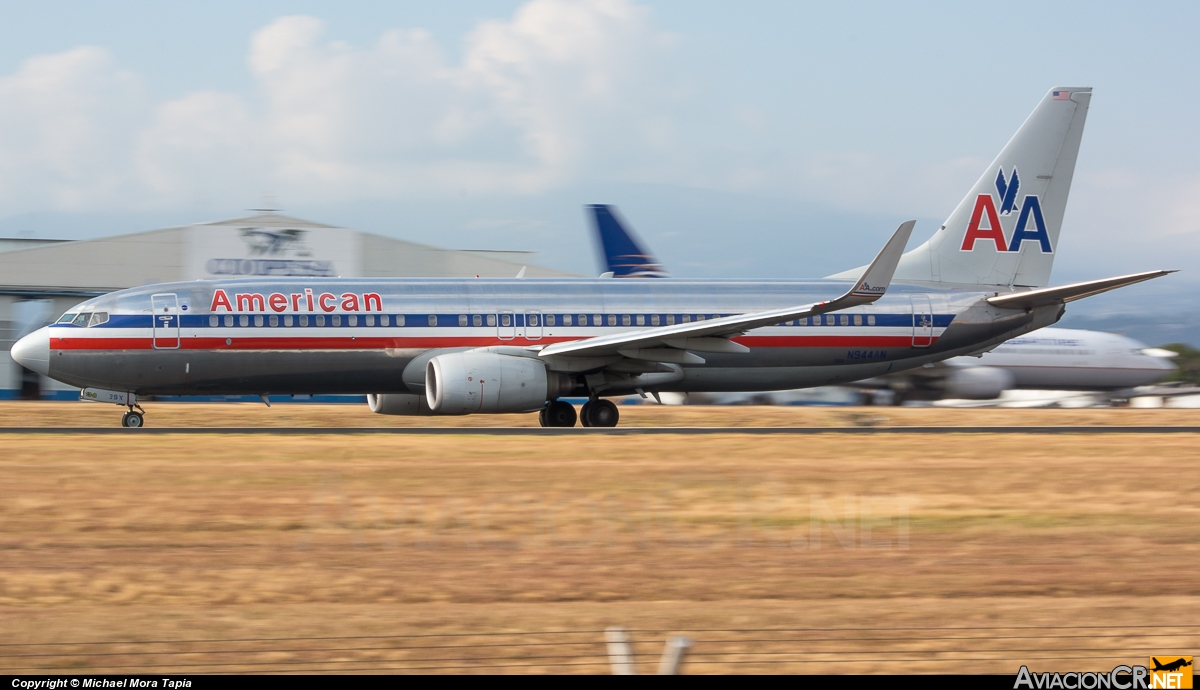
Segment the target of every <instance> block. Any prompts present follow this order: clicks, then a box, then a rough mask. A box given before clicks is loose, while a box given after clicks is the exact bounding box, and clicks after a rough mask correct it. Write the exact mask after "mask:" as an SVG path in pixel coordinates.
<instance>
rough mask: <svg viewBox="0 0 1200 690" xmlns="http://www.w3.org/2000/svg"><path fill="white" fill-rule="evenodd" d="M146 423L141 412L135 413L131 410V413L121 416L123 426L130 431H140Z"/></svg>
mask: <svg viewBox="0 0 1200 690" xmlns="http://www.w3.org/2000/svg"><path fill="white" fill-rule="evenodd" d="M144 423H145V420H144V419H143V418H142V413H141V412H134V411H132V410H130V411H129V412H126V413H125V414H123V415H121V426H123V427H126V428H128V429H138V428H140V427H141V426H142V425H143V424H144Z"/></svg>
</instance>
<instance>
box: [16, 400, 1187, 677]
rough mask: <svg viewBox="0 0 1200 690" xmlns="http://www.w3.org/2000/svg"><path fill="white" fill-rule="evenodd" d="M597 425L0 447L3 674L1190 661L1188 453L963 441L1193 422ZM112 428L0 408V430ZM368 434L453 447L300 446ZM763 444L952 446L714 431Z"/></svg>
mask: <svg viewBox="0 0 1200 690" xmlns="http://www.w3.org/2000/svg"><path fill="white" fill-rule="evenodd" d="M622 414H623V419H622V423H623V424H625V425H628V426H629V427H630V428H638V427H655V428H658V430H657V431H656V433H655V434H653V435H603V436H600V435H590V434H578V435H575V436H541V435H522V436H494V435H486V429H473V428H472V427H486V426H489V425H505V426H509V425H514V424H516V425H536V423H537V422H536V419H535V418H533V416H532V415H524V416H515V417H467V418H458V419H455V418H399V417H381V416H378V415H371V414H370V413H369V412H367V411H366V410H365V409H358V408H353V407H350V406H344V405H342V406H336V405H334V406H323V405H308V404H305V405H286V406H279V405H277V406H275V407H273V408H270V409H267V408H266V407H264V406H261V405H259V406H253V405H247V404H238V405H219V404H166V403H151V405H150V408H149V414H148V416H147V421H148V422H149V424H150V425H152V426H151V427H150V428H148V429H145V430H144V431H149V430H151V429H153V428H156V427H207V428H220V427H224V428H227V427H235V426H246V427H251V428H255V429H258V430H261V429H263V428H264V427H270V426H279V427H280V428H281V429H284V428H286V429H287V431H288V433H286V434H270V433H255V434H240V433H227V434H221V435H208V434H187V433H181V432H178V431H177V432H176V433H171V434H166V435H142V437H139V434H138V433H137V432H138V431H139V430H123V431H125V432H126V433H122V434H121V435H119V436H118V435H100V434H88V433H77V434H72V435H69V436H60V435H52V434H46V433H40V432H39V433H28V434H21V433H13V434H5V435H4V436H3V437H2V439H3V440H2V441H0V442H2V443H3V444H4V448H5V452H4V453H3V457H2V458H0V485H3V486H5V487H8V491H6V494H7V495H6V500H5V501H3V502H2V503H0V510H2V511H3V513H2V519H0V525H2V532H0V548H3V553H4V554H5V555H4V563H5V565H4V567H3V568H2V569H0V617H2V618H3V620H5V623H6V624H5V625H4V626H3V630H0V644H2V645H4V646H2V647H0V669H4V670H6V671H8V672H21V673H39V672H42V671H44V670H45V671H49V670H51V669H55V670H61V671H66V672H71V673H80V672H85V671H87V672H103V671H112V672H116V673H136V672H138V671H139V670H153V671H155V672H180V673H200V672H235V671H246V672H252V671H279V672H312V671H344V672H355V671H376V672H383V671H389V672H390V671H399V672H402V671H405V670H413V671H419V670H426V671H431V670H439V671H455V672H471V671H473V670H474V671H479V672H493V673H494V672H539V671H544V672H583V673H607V672H608V671H609V665H608V664H609V661H608V658H607V656H606V651H605V645H604V630H605V629H606V628H608V627H610V626H624V627H626V628H629V629H631V631H632V633H631V634H632V636H633V639H634V642H635V651H636V652H637V654H638V657H637V662H638V667H639V671H640V672H642V673H651V672H653V670H654V667H655V665H656V664H657V662H658V656H659V654H660V653H661V651H662V648H663V642H664V640H665V639H666V638H667V636H668V635H673V634H684V635H687V636H689V637H691V638H692V639H693V640H694V647H693V648H692V650H691V653H690V654H689V656H688V659H687V661H686V663H685V665H684V671H685V672H686V673H706V672H730V671H737V672H750V671H757V672H764V671H765V672H771V671H775V672H799V673H813V672H829V673H872V672H941V673H952V672H959V673H981V672H995V673H1015V672H1016V670H1017V668H1018V667H1019V666H1020V665H1021V664H1028V665H1029V666H1030V668H1031V670H1035V669H1037V668H1043V669H1045V668H1052V669H1065V668H1068V667H1070V668H1071V669H1079V670H1089V669H1090V670H1108V669H1111V668H1112V667H1113V666H1114V665H1115V664H1116V663H1129V662H1131V661H1133V662H1137V663H1145V662H1146V657H1147V656H1149V655H1150V654H1163V653H1175V652H1178V653H1183V654H1186V653H1189V651H1190V650H1192V649H1194V647H1195V644H1196V641H1197V638H1198V637H1200V626H1196V625H1194V624H1192V622H1191V621H1190V619H1189V617H1188V616H1187V615H1186V612H1187V611H1192V610H1195V609H1196V607H1197V605H1198V604H1200V576H1197V573H1196V570H1195V568H1194V567H1193V564H1194V563H1195V562H1196V561H1197V557H1198V556H1200V553H1198V552H1200V546H1198V544H1200V539H1198V537H1200V522H1197V519H1196V518H1197V508H1196V502H1195V498H1194V497H1195V494H1196V491H1197V489H1200V479H1198V478H1197V477H1198V474H1197V472H1196V470H1197V465H1198V464H1200V444H1198V443H1197V441H1198V440H1200V434H1197V433H1195V432H1192V431H1185V432H1181V433H1154V432H1151V433H1142V434H1136V435H1131V434H1085V433H1069V432H1068V433H1063V434H1056V435H1046V434H1028V435H1026V434H1020V433H1013V432H1009V433H1003V434H1000V433H995V434H991V433H987V432H986V431H981V430H978V429H975V428H974V427H984V426H1004V427H1019V426H1039V427H1046V426H1082V427H1090V428H1097V427H1111V428H1118V427H1131V426H1142V427H1147V426H1172V427H1190V426H1198V425H1200V422H1198V419H1200V417H1198V415H1197V413H1196V412H1195V411H1192V410H1134V409H1109V410H1007V409H987V410H940V409H907V408H905V409H880V408H819V409H818V408H762V407H744V408H714V407H707V408H687V407H684V408H666V407H657V406H635V407H623V408H622ZM118 415H119V410H118V409H117V408H110V407H109V406H104V405H84V404H63V403H30V404H21V403H11V404H3V405H0V423H2V424H4V425H6V426H35V425H37V426H45V427H49V428H55V427H65V426H70V427H102V428H108V427H115V424H116V417H117V416H118ZM366 425H394V426H402V425H409V426H417V427H428V426H437V427H451V428H456V429H458V430H459V431H460V433H456V434H453V435H396V434H350V435H337V436H333V435H320V434H318V433H313V434H305V433H303V432H302V431H301V430H298V429H297V427H314V428H324V427H341V428H353V427H361V426H366ZM671 426H676V427H720V426H726V427H731V428H730V432H731V433H719V432H712V431H711V430H710V432H709V433H706V435H704V436H695V435H686V434H682V433H680V434H674V433H669V432H664V431H663V430H662V429H661V427H671ZM764 426H777V427H780V431H781V432H785V431H786V428H788V427H840V428H846V429H849V428H875V427H879V426H886V427H897V426H910V427H946V426H963V427H973V428H972V429H971V431H972V433H964V434H956V433H939V434H915V433H894V434H893V433H884V434H870V435H857V434H842V433H811V434H805V435H795V434H788V433H778V434H771V433H767V432H763V433H760V434H756V435H755V436H754V437H752V438H751V437H747V436H745V435H740V434H737V433H733V432H734V431H735V429H734V427H745V428H749V427H764ZM568 431H569V430H568ZM579 431H582V430H579ZM480 432H483V433H480ZM48 643H53V644H48Z"/></svg>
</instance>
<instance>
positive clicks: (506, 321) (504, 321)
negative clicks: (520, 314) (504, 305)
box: [500, 314, 512, 328]
mask: <svg viewBox="0 0 1200 690" xmlns="http://www.w3.org/2000/svg"><path fill="white" fill-rule="evenodd" d="M500 325H501V326H504V327H506V328H507V327H509V326H511V325H512V314H501V315H500Z"/></svg>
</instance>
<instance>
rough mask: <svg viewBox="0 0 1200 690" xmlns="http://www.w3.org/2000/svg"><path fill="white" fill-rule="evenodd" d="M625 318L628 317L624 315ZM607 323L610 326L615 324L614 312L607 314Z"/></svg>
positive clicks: (615, 316)
mask: <svg viewBox="0 0 1200 690" xmlns="http://www.w3.org/2000/svg"><path fill="white" fill-rule="evenodd" d="M625 318H629V317H628V316H626V317H625ZM608 325H610V326H615V325H617V315H616V314H609V315H608Z"/></svg>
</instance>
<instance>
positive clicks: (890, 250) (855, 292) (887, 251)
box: [834, 220, 917, 302]
mask: <svg viewBox="0 0 1200 690" xmlns="http://www.w3.org/2000/svg"><path fill="white" fill-rule="evenodd" d="M916 223H917V221H915V220H907V221H904V222H903V223H901V224H900V227H898V228H896V232H895V234H893V235H892V239H890V240H888V242H887V244H885V245H883V249H881V250H880V251H879V255H878V256H876V257H875V260H874V261H872V262H871V265H870V266H867V270H865V271H863V274H862V276H861V277H860V278H859V279H858V282H857V283H855V284H854V287H853V288H851V290H850V291H849V292H847V293H846V294H844V295H842V296H841V297H839V298H838V300H840V299H843V298H849V297H858V298H862V297H869V298H871V299H870V301H871V302H874V301H875V300H877V299H879V298H880V297H883V295H884V293H886V292H887V289H888V286H889V285H891V284H892V276H893V275H894V274H895V273H896V265H897V264H899V263H900V257H901V256H902V255H903V254H904V245H906V244H908V238H909V236H910V235H912V231H913V226H914V225H916ZM834 301H837V300H834Z"/></svg>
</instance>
